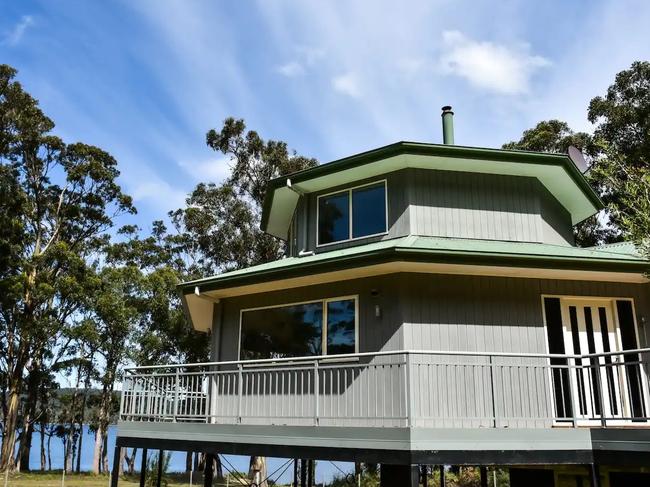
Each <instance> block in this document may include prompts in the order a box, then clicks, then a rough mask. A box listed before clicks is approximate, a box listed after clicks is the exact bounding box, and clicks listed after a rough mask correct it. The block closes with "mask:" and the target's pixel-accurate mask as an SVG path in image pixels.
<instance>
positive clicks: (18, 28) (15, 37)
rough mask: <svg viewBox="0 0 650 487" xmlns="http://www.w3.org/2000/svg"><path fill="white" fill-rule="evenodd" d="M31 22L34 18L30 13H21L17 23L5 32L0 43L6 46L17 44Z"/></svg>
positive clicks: (32, 22)
mask: <svg viewBox="0 0 650 487" xmlns="http://www.w3.org/2000/svg"><path fill="white" fill-rule="evenodd" d="M33 24H34V18H33V17H32V16H31V15H23V16H22V17H21V18H20V20H19V21H18V23H17V24H16V25H14V27H13V28H12V29H11V30H9V31H8V32H6V33H5V35H4V38H3V39H2V44H4V45H7V46H15V45H17V44H18V43H19V42H20V41H21V39H22V38H23V36H24V35H25V31H26V30H27V29H28V28H29V27H30V26H32V25H33Z"/></svg>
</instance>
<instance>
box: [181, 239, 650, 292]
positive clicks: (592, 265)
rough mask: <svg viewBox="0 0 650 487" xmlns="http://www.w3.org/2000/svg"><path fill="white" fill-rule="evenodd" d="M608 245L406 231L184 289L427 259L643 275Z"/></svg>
mask: <svg viewBox="0 0 650 487" xmlns="http://www.w3.org/2000/svg"><path fill="white" fill-rule="evenodd" d="M628 252H629V247H627V248H626V251H625V252H621V249H620V248H618V249H615V250H610V249H608V248H607V247H589V248H580V247H569V246H563V245H552V244H543V243H530V242H509V241H501V240H475V239H459V238H445V237H420V236H415V235H411V236H407V237H401V238H396V239H390V240H383V241H380V242H374V243H370V244H366V245H361V246H358V247H349V248H345V249H340V250H333V251H329V252H323V253H320V254H315V255H311V256H306V257H289V258H285V259H280V260H276V261H273V262H269V263H267V264H261V265H257V266H253V267H249V268H246V269H240V270H236V271H232V272H226V273H223V274H220V275H217V276H213V277H207V278H204V279H198V280H195V281H189V282H185V283H183V284H181V285H180V286H179V288H180V290H181V292H183V293H184V294H188V293H191V292H194V288H195V287H196V286H198V287H199V289H200V290H201V291H211V290H217V289H227V288H229V287H235V286H242V285H248V284H257V283H261V282H266V281H272V280H278V279H285V278H291V277H300V276H305V275H309V274H313V273H318V272H331V271H336V270H342V269H350V268H354V267H361V266H366V265H371V264H379V263H385V262H395V261H400V262H402V261H404V262H427V263H445V264H465V265H492V266H503V267H529V268H542V269H561V270H585V271H609V272H624V273H635V274H643V273H646V272H648V271H650V260H647V259H645V258H644V257H642V256H640V255H639V254H636V253H635V254H632V253H628Z"/></svg>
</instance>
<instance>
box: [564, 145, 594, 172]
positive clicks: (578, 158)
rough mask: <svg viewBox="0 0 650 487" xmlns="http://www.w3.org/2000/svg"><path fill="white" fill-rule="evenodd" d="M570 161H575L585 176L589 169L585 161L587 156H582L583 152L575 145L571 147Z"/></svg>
mask: <svg viewBox="0 0 650 487" xmlns="http://www.w3.org/2000/svg"><path fill="white" fill-rule="evenodd" d="M569 159H571V160H572V161H573V163H574V164H575V165H576V167H577V168H578V170H579V171H580V172H581V173H583V174H584V173H585V172H587V169H589V165H588V164H587V161H585V156H584V155H582V151H581V150H580V149H578V148H577V147H575V146H573V145H570V146H569Z"/></svg>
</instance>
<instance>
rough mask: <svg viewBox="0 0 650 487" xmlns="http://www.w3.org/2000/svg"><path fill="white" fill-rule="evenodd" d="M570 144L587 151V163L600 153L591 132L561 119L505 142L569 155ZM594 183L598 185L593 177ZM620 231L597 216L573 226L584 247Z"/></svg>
mask: <svg viewBox="0 0 650 487" xmlns="http://www.w3.org/2000/svg"><path fill="white" fill-rule="evenodd" d="M570 146H575V147H577V148H578V149H580V150H581V151H583V154H585V156H586V159H587V162H588V163H591V164H593V161H594V160H595V159H596V158H597V157H598V155H599V147H598V146H597V145H596V143H595V142H594V139H593V137H592V136H591V135H589V134H587V133H585V132H574V131H573V130H571V128H570V127H569V125H568V124H567V123H566V122H562V121H560V120H544V121H542V122H539V123H538V124H537V125H536V126H535V127H533V128H532V129H528V130H525V131H524V133H523V135H522V136H521V139H519V140H518V141H513V142H508V143H507V144H504V145H503V148H504V149H509V150H529V151H537V152H554V153H562V154H566V153H567V152H568V150H569V147H570ZM587 177H588V179H591V180H592V184H593V185H594V186H596V187H597V186H598V184H597V183H596V182H594V181H593V178H590V176H589V174H587ZM617 233H618V232H617V230H616V229H615V228H612V227H611V226H609V225H604V224H603V223H602V221H601V220H600V219H599V218H598V216H593V217H591V218H588V219H587V220H585V221H584V222H582V223H581V224H579V225H577V226H576V227H574V236H575V240H576V243H577V244H578V245H580V246H583V247H590V246H593V245H598V244H603V243H607V242H611V241H613V240H615V239H616V238H617Z"/></svg>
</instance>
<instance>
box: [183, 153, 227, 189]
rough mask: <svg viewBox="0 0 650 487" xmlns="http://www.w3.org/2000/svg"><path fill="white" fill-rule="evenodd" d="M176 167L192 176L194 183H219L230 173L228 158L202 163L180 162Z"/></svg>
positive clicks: (208, 160) (207, 160)
mask: <svg viewBox="0 0 650 487" xmlns="http://www.w3.org/2000/svg"><path fill="white" fill-rule="evenodd" d="M178 165H179V166H180V167H181V168H183V169H184V170H185V171H186V172H187V173H188V174H190V175H191V176H192V178H193V179H194V181H195V182H197V183H198V182H204V183H217V184H219V183H221V182H223V181H225V180H226V179H227V178H228V177H229V176H230V173H231V169H232V167H231V165H230V158H228V157H222V158H212V159H206V160H202V161H187V160H184V161H180V162H179V163H178Z"/></svg>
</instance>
